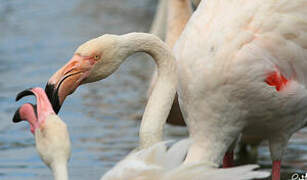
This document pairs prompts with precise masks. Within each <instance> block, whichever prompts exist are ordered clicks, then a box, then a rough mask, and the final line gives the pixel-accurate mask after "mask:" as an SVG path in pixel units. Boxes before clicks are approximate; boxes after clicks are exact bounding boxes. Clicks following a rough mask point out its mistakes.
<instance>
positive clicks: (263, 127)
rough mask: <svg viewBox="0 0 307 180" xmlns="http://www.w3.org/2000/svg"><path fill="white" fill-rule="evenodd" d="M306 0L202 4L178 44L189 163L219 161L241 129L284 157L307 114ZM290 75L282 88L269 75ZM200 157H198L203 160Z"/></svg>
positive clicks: (235, 0)
mask: <svg viewBox="0 0 307 180" xmlns="http://www.w3.org/2000/svg"><path fill="white" fill-rule="evenodd" d="M306 7H307V1H306V0H297V1H287V0H258V1H244V0H227V1H222V0H207V1H202V2H201V3H200V5H199V7H198V9H197V10H196V12H195V13H194V14H193V16H192V17H191V19H190V21H189V22H188V24H187V26H186V28H185V30H184V32H183V33H182V36H181V37H180V39H179V41H177V43H176V45H175V50H174V52H175V55H176V59H177V65H178V77H179V88H178V94H179V100H180V106H181V109H182V111H183V114H184V117H185V120H186V121H187V123H188V124H189V130H190V134H191V137H192V138H193V140H194V144H193V145H192V147H191V149H190V152H189V155H188V158H187V162H195V161H196V162H197V161H203V160H205V161H208V162H212V165H213V166H218V165H219V164H220V163H221V160H222V157H223V155H224V153H225V151H226V150H227V148H228V147H229V146H230V144H231V143H232V142H233V141H234V140H235V139H236V138H237V137H238V136H239V134H240V133H241V132H244V133H246V135H257V136H261V137H263V138H265V139H269V142H270V150H271V154H272V159H273V160H274V161H280V160H281V157H282V154H283V151H284V149H285V147H286V145H287V142H288V140H289V138H290V137H291V135H292V134H293V133H294V132H295V131H297V130H298V129H300V128H301V127H302V126H303V125H304V124H305V123H306V118H305V117H306V115H307V111H306V109H307V99H306V98H307V91H306V88H305V86H306V80H305V79H306V78H305V77H307V74H306V73H307V13H306V12H307V8H306ZM272 73H276V74H278V78H280V79H281V76H283V78H286V79H288V81H287V83H286V84H285V85H283V86H282V89H281V90H280V91H279V90H277V87H274V86H272V85H270V84H268V83H267V82H266V81H267V78H268V77H269V76H270V74H272ZM200 157H201V158H200Z"/></svg>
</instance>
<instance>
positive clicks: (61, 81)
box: [45, 54, 95, 113]
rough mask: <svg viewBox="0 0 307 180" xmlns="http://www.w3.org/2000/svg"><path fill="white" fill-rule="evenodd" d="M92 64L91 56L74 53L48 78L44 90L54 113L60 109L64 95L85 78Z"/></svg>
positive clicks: (68, 93)
mask: <svg viewBox="0 0 307 180" xmlns="http://www.w3.org/2000/svg"><path fill="white" fill-rule="evenodd" d="M94 64H95V60H94V57H93V56H81V55H80V54H75V55H74V56H73V57H72V58H71V60H70V61H69V62H68V63H67V64H66V65H64V66H63V67H62V68H61V69H59V70H58V71H57V72H56V73H55V74H53V76H52V77H51V78H50V79H49V81H48V83H47V85H46V88H45V91H46V94H47V95H48V98H49V100H50V102H51V104H52V106H53V109H54V111H55V112H56V113H58V112H59V111H60V108H61V106H62V104H63V102H64V100H65V98H66V96H68V95H70V94H72V93H73V92H74V91H75V90H76V89H77V87H78V86H79V85H81V84H82V81H83V80H84V79H86V78H87V76H88V75H89V72H90V70H91V69H92V68H93V66H94Z"/></svg>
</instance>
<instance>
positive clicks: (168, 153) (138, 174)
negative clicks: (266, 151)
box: [101, 139, 269, 180]
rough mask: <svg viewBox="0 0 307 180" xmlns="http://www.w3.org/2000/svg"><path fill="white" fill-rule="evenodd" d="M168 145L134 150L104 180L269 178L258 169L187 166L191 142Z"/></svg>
mask: <svg viewBox="0 0 307 180" xmlns="http://www.w3.org/2000/svg"><path fill="white" fill-rule="evenodd" d="M168 143H169V142H161V143H157V144H155V145H153V146H151V147H149V148H147V149H143V150H140V151H138V150H134V151H133V152H131V153H130V154H129V155H128V156H127V157H126V158H125V159H123V160H122V161H120V162H119V163H118V164H117V165H116V166H115V167H114V168H113V169H111V170H110V171H108V172H107V173H106V174H105V175H104V176H103V177H102V178H101V180H153V179H157V180H158V179H159V180H198V179H199V180H209V179H214V180H224V179H229V180H243V179H255V178H265V177H268V176H269V173H268V172H263V171H254V169H255V168H258V166H257V165H247V166H240V167H236V168H228V169H216V168H210V167H208V165H206V164H205V163H199V164H190V165H184V164H183V161H184V159H185V157H186V153H187V151H188V148H189V146H190V141H189V140H188V139H185V140H181V141H179V142H177V143H175V144H173V145H172V146H171V147H169V146H168ZM168 148H169V149H168Z"/></svg>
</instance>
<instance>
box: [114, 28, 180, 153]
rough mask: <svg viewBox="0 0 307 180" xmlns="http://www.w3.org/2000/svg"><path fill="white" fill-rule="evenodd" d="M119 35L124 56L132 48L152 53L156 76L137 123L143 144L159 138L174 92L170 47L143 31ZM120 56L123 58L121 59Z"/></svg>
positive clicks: (175, 78)
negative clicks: (140, 118)
mask: <svg viewBox="0 0 307 180" xmlns="http://www.w3.org/2000/svg"><path fill="white" fill-rule="evenodd" d="M121 37H122V38H119V39H120V40H119V43H120V48H121V52H120V53H123V54H125V58H126V57H128V56H129V55H131V54H133V53H135V52H145V53H147V54H149V55H151V56H152V58H153V60H154V61H155V63H156V65H157V68H158V80H157V82H156V84H155V86H154V88H153V91H152V93H151V96H150V97H149V100H148V102H147V105H146V108H145V112H144V115H143V118H142V123H141V127H140V132H139V135H140V147H141V148H146V147H148V146H151V145H152V144H153V143H156V142H158V141H161V140H162V134H163V125H164V124H165V122H166V119H167V116H168V114H169V111H170V108H171V106H172V104H173V100H174V97H175V94H176V86H177V75H176V62H175V57H174V56H173V54H172V52H171V50H170V49H169V48H168V46H167V45H166V44H165V43H163V42H162V41H161V40H160V39H159V38H157V37H156V36H154V35H151V34H146V33H130V34H127V35H123V36H121ZM125 58H124V59H125Z"/></svg>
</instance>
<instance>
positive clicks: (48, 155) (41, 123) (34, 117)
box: [13, 88, 71, 168]
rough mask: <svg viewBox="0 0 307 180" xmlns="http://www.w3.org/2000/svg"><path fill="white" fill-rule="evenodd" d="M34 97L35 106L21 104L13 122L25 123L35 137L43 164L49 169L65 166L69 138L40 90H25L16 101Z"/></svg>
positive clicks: (68, 153) (68, 152) (67, 158)
mask: <svg viewBox="0 0 307 180" xmlns="http://www.w3.org/2000/svg"><path fill="white" fill-rule="evenodd" d="M28 95H35V97H36V100H37V105H33V104H31V103H26V104H23V105H22V106H21V107H20V108H18V110H17V111H16V112H15V115H14V117H13V122H14V123H18V122H21V121H27V122H28V123H29V124H30V128H31V132H32V133H33V134H34V136H35V142H36V149H37V151H38V153H39V155H40V157H41V159H42V160H43V162H44V163H45V164H46V165H47V166H48V167H50V168H53V167H54V166H56V165H59V164H62V165H66V164H67V162H68V160H69V158H70V153H71V150H70V138H69V133H68V130H67V126H66V124H65V123H64V122H63V121H62V120H61V119H60V118H59V117H58V116H57V115H56V114H55V112H54V111H53V109H52V106H51V104H50V102H49V100H48V97H47V95H46V94H45V91H44V90H43V89H42V88H32V89H27V90H25V91H22V92H21V93H19V94H18V95H17V97H16V101H18V100H19V99H21V98H22V97H24V96H28Z"/></svg>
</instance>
